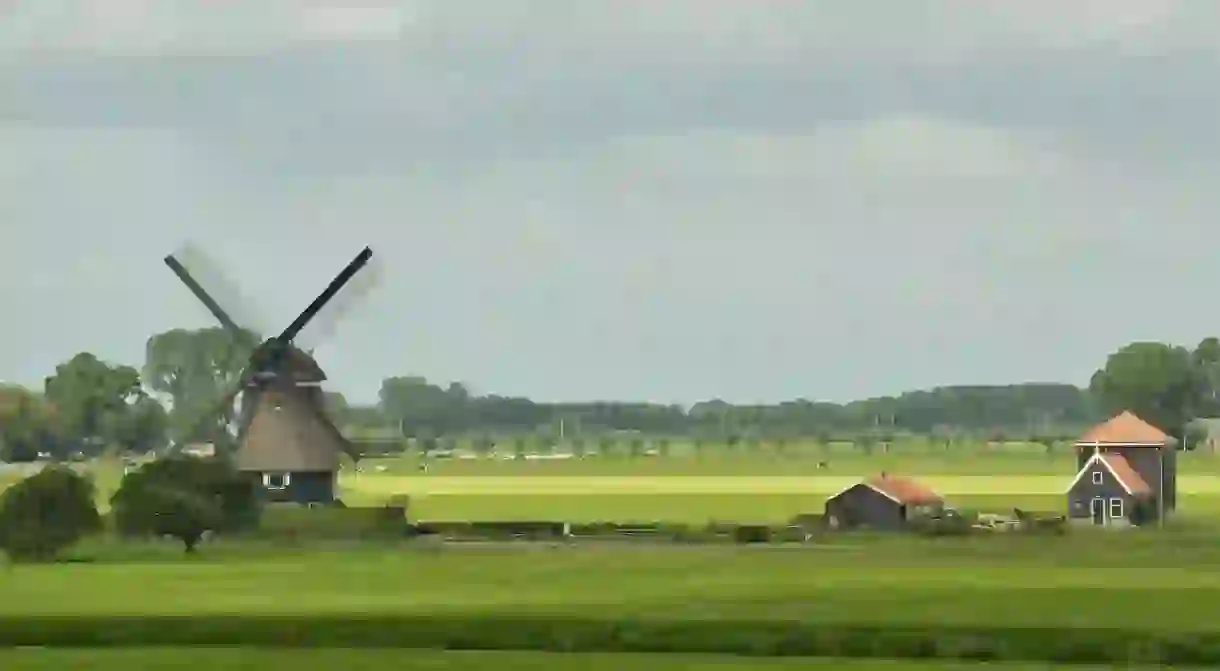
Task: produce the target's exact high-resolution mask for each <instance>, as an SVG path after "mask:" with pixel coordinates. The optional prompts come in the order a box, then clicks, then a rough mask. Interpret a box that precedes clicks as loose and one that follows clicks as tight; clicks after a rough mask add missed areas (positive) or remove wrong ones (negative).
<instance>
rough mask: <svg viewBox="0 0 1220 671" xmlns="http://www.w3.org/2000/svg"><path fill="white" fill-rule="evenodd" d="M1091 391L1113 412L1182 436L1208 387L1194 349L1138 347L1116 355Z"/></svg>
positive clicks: (1149, 344) (1148, 344) (1155, 344)
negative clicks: (1124, 412)
mask: <svg viewBox="0 0 1220 671" xmlns="http://www.w3.org/2000/svg"><path fill="white" fill-rule="evenodd" d="M1089 388H1090V389H1091V390H1092V391H1093V392H1094V393H1095V394H1096V395H1097V398H1098V399H1100V401H1101V402H1102V404H1103V405H1104V406H1105V409H1106V410H1107V411H1108V412H1111V413H1113V412H1118V411H1120V410H1130V411H1131V412H1134V413H1135V414H1136V415H1139V416H1140V417H1141V418H1142V419H1144V420H1146V421H1148V422H1151V423H1152V424H1155V425H1156V426H1158V427H1159V428H1161V429H1162V430H1164V431H1166V432H1168V433H1170V434H1173V435H1175V436H1178V437H1181V436H1182V432H1183V431H1184V429H1185V426H1186V423H1187V422H1189V421H1190V420H1191V419H1192V418H1193V417H1194V416H1195V411H1196V408H1197V407H1198V404H1199V399H1200V397H1201V396H1202V394H1203V392H1204V391H1205V390H1206V388H1207V384H1206V379H1205V377H1204V375H1203V373H1202V372H1201V371H1200V368H1199V367H1198V366H1197V365H1196V362H1195V358H1194V355H1193V354H1192V352H1191V351H1190V350H1187V349H1186V348H1184V347H1176V346H1173V345H1168V344H1165V343H1159V342H1135V343H1131V344H1129V345H1126V346H1124V347H1122V348H1121V349H1119V350H1118V351H1116V352H1114V353H1113V354H1111V355H1110V356H1109V357H1108V358H1107V359H1106V364H1105V366H1104V367H1103V368H1102V369H1101V370H1099V371H1097V372H1096V373H1094V374H1093V378H1092V380H1091V381H1090V383H1089Z"/></svg>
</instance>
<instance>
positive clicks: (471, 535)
mask: <svg viewBox="0 0 1220 671" xmlns="http://www.w3.org/2000/svg"><path fill="white" fill-rule="evenodd" d="M567 526H568V525H566V524H565V523H563V522H553V521H538V522H531V521H517V520H512V521H505V522H500V521H485V522H483V521H480V522H420V523H418V524H415V525H413V526H412V532H413V533H414V534H415V535H423V536H440V537H443V538H449V539H453V540H488V541H491V540H513V539H526V540H546V539H555V538H562V537H563V536H564V530H565V529H566V528H567Z"/></svg>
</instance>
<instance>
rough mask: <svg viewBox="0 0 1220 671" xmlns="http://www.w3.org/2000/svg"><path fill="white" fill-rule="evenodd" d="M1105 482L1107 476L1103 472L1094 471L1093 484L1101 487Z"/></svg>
mask: <svg viewBox="0 0 1220 671" xmlns="http://www.w3.org/2000/svg"><path fill="white" fill-rule="evenodd" d="M1103 482H1105V474H1103V473H1102V472H1101V471H1093V484H1095V485H1100V484H1102V483H1103Z"/></svg>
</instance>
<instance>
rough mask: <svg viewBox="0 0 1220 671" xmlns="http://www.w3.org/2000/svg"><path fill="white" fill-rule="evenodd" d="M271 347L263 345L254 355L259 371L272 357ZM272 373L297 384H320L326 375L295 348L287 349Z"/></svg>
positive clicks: (315, 362)
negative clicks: (285, 377) (282, 375)
mask: <svg viewBox="0 0 1220 671" xmlns="http://www.w3.org/2000/svg"><path fill="white" fill-rule="evenodd" d="M272 347H273V346H272V345H268V344H266V343H265V344H263V345H261V346H260V350H261V351H260V352H257V353H256V354H255V355H254V358H255V360H256V361H258V362H259V363H257V364H256V365H257V366H259V370H264V369H263V366H265V365H266V364H265V361H266V360H267V358H268V357H270V356H272V353H273V351H274V350H273V349H272ZM274 372H275V373H276V374H277V375H279V374H284V375H286V376H287V377H289V378H291V380H292V381H293V382H297V383H302V382H304V383H321V382H324V381H325V380H326V373H324V372H323V371H322V367H321V366H319V365H318V362H317V361H315V360H314V358H313V357H312V356H310V355H309V354H308V353H306V352H305V351H304V350H302V349H300V348H298V347H295V346H290V347H289V348H288V351H287V352H286V353H285V354H284V358H283V359H281V360H280V362H279V364H278V367H277V368H276V369H275V371H274Z"/></svg>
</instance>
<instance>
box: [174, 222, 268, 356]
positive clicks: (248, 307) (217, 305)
mask: <svg viewBox="0 0 1220 671" xmlns="http://www.w3.org/2000/svg"><path fill="white" fill-rule="evenodd" d="M165 264H166V265H167V266H169V267H170V269H171V270H173V271H174V274H175V275H177V276H178V278H179V279H181V280H182V282H183V284H186V286H187V288H188V289H190V290H191V293H193V294H195V297H196V298H198V299H199V300H200V302H202V303H203V304H204V305H205V306H207V308H208V311H209V312H211V313H212V314H213V315H214V316H215V317H216V319H217V320H218V321H220V323H221V324H222V325H223V326H224V327H225V328H226V329H227V330H229V331H237V330H244V331H246V332H248V333H252V334H253V335H254V336H255V337H256V338H257V339H259V340H261V339H262V334H263V333H267V332H268V329H266V328H265V327H266V324H264V323H261V321H260V320H259V316H260V315H261V314H263V313H262V312H261V311H259V310H255V309H253V304H252V303H251V302H250V300H249V299H248V298H247V296H246V295H245V294H244V293H243V292H242V291H241V290H240V289H239V288H238V287H237V285H236V284H235V283H234V282H233V281H231V280H230V279H229V275H228V273H226V272H224V271H223V270H222V268H221V266H220V264H218V263H216V261H215V260H214V259H212V258H211V257H210V256H208V255H207V254H206V253H204V251H203V250H202V249H200V248H199V247H197V246H196V245H194V244H192V243H189V242H188V243H186V244H185V245H183V246H182V247H180V248H179V249H178V250H176V251H175V252H174V253H173V254H170V255H169V256H167V257H165Z"/></svg>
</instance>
